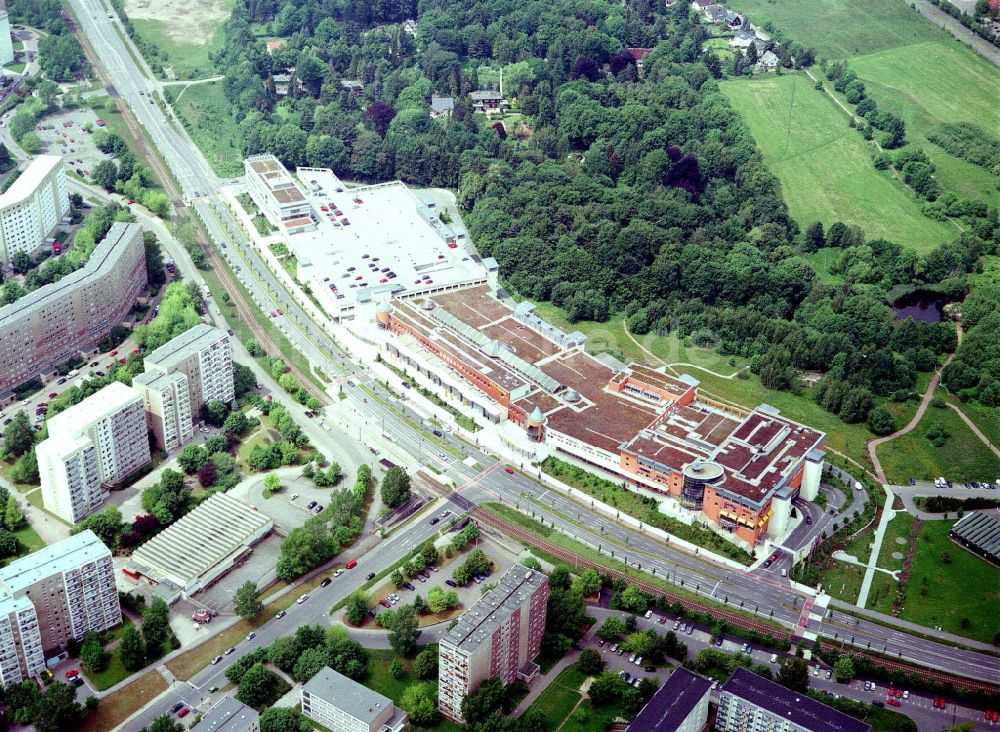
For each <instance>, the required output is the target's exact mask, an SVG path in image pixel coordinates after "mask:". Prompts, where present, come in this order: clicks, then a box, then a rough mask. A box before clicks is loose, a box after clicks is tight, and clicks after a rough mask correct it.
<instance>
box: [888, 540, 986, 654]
mask: <svg viewBox="0 0 1000 732" xmlns="http://www.w3.org/2000/svg"><path fill="white" fill-rule="evenodd" d="M954 523H955V522H954V521H925V522H924V523H923V525H922V526H921V527H920V537H919V538H918V539H917V546H916V552H915V554H914V558H913V567H912V569H911V570H910V582H909V586H908V587H907V593H906V603H905V605H904V608H903V612H902V617H903V619H904V620H911V621H913V622H914V623H920V624H921V625H926V626H928V627H934V626H935V625H940V626H942V627H943V628H944V630H946V631H948V632H950V633H957V634H958V635H964V636H966V637H968V638H974V639H976V640H980V641H983V642H986V643H992V642H993V641H994V638H995V635H994V634H995V633H997V631H998V626H997V614H996V607H997V603H998V602H1000V569H997V568H996V567H994V566H992V565H990V564H989V563H987V562H985V561H984V560H982V559H980V558H979V557H977V556H975V555H974V554H971V553H970V552H967V551H965V550H964V549H962V548H961V547H960V546H958V545H957V544H955V543H954V542H952V541H951V540H950V539H949V538H948V530H949V529H950V528H951V527H952V525H953V524H954ZM945 551H946V552H948V555H949V556H950V558H951V561H950V563H944V562H942V561H941V555H942V552H945ZM924 577H926V578H927V585H926V587H927V594H922V593H921V584H922V580H923V578H924ZM963 618H966V619H967V620H968V626H967V627H963V622H962V619H963Z"/></svg>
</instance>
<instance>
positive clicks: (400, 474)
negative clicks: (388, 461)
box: [380, 465, 410, 508]
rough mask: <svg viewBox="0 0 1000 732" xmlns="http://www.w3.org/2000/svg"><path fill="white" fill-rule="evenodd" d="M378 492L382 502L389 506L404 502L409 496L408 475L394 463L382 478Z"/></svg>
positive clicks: (392, 506) (393, 506)
mask: <svg viewBox="0 0 1000 732" xmlns="http://www.w3.org/2000/svg"><path fill="white" fill-rule="evenodd" d="M380 492H381V495H382V503H384V504H385V505H386V506H388V507H389V508H395V507H396V506H399V505H400V504H402V503H405V502H406V501H408V500H409V498H410V476H409V475H407V474H406V471H405V470H403V469H402V468H401V467H399V466H398V465H394V466H393V467H391V468H389V470H388V471H386V474H385V477H384V478H382V487H381V489H380Z"/></svg>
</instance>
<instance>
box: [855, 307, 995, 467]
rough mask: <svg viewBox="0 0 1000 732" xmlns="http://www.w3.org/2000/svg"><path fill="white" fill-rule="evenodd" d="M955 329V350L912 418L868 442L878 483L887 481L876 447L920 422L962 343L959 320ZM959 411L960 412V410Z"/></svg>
mask: <svg viewBox="0 0 1000 732" xmlns="http://www.w3.org/2000/svg"><path fill="white" fill-rule="evenodd" d="M955 329H956V331H957V334H958V342H957V343H956V344H955V352H954V353H951V354H949V356H948V358H946V359H945V362H944V363H943V364H941V367H940V368H939V369H938V370H937V371H935V372H934V376H932V377H931V381H930V383H929V384H928V385H927V390H926V391H925V392H924V396H923V399H921V400H920V406H918V407H917V411H916V414H914V415H913V419H911V420H910V421H909V423H908V424H907V425H906V426H905V427H903V428H902V429H898V430H896V431H895V432H893V433H892V434H891V435H886V436H885V437H878V438H876V439H874V440H872V441H871V442H869V443H868V457H869V459H870V460H871V461H872V465H873V466H875V475H876V477H877V478H878V481H879V483H882V484H885V483H888V482H889V481H888V480H886V477H885V472H884V471H883V470H882V463H881V462H879V459H878V448H879V446H880V445H884V444H885V443H887V442H890V441H892V440H895V439H896V438H897V437H901V436H903V435H905V434H907V433H908V432H912V431H913V430H914V429H915V428H916V426H917V425H918V424H919V423H920V420H921V419H923V416H924V412H926V411H927V406H928V405H929V404H930V403H931V399H933V398H934V391H935V390H936V389H937V387H938V384H939V383H941V372H942V371H944V369H945V368H947V367H948V364H950V363H951V361H952V359H953V358H955V353H958V347H959V346H961V345H962V323H961V322H960V321H955ZM956 411H957V410H956ZM959 413H960V414H961V412H959ZM963 416H964V415H963ZM977 431H978V430H977ZM984 439H985V438H984ZM987 444H989V443H987Z"/></svg>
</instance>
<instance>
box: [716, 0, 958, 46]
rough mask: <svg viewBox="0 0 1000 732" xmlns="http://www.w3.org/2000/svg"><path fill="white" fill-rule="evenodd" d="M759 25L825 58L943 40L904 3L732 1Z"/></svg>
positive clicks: (887, 0)
mask: <svg viewBox="0 0 1000 732" xmlns="http://www.w3.org/2000/svg"><path fill="white" fill-rule="evenodd" d="M726 7H728V8H731V9H732V10H736V11H737V12H740V13H747V14H748V15H749V16H750V21H751V22H752V23H753V24H754V25H756V26H758V27H759V26H763V25H764V23H766V22H767V21H770V22H772V23H773V24H774V26H775V28H778V29H780V30H782V31H783V32H784V33H785V34H786V35H787V36H788V37H789V38H793V39H795V40H796V41H797V42H798V43H801V44H802V45H804V46H811V47H813V48H815V49H816V53H817V54H818V55H819V56H820V57H822V58H823V59H831V58H834V59H840V58H848V57H850V56H860V55H862V54H867V53H874V52H876V51H881V50H884V49H886V48H895V47H897V46H905V45H908V44H911V43H920V42H922V41H931V40H935V39H938V38H941V31H938V30H937V29H935V28H934V26H932V25H931V24H930V23H928V22H927V21H925V20H923V19H922V18H921V17H920V15H919V14H918V13H917V11H915V10H912V9H911V8H910V7H909V5H908V4H906V3H903V2H902V1H901V0H777V1H776V0H729V1H728V2H726Z"/></svg>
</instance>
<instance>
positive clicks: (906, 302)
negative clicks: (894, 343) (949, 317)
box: [892, 290, 947, 323]
mask: <svg viewBox="0 0 1000 732" xmlns="http://www.w3.org/2000/svg"><path fill="white" fill-rule="evenodd" d="M945 304H947V300H946V299H945V298H944V296H943V295H940V294H938V293H936V292H928V291H927V290H915V291H913V292H911V293H910V294H909V295H904V296H903V297H901V298H899V299H898V300H896V302H894V303H893V305H892V309H893V311H894V312H895V313H896V318H897V319H899V320H905V319H906V318H913V319H914V320H915V321H917V322H918V323H937V322H939V321H941V320H943V319H944V306H945Z"/></svg>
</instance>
